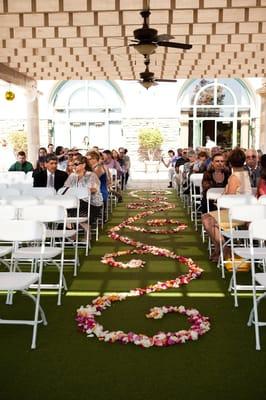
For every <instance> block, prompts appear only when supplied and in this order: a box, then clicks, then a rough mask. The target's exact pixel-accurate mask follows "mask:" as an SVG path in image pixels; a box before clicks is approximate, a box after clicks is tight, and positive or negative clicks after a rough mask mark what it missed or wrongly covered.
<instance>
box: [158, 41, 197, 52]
mask: <svg viewBox="0 0 266 400" xmlns="http://www.w3.org/2000/svg"><path fill="white" fill-rule="evenodd" d="M157 45H158V46H164V47H173V48H175V49H185V50H189V49H191V48H192V45H191V44H186V43H175V42H157Z"/></svg>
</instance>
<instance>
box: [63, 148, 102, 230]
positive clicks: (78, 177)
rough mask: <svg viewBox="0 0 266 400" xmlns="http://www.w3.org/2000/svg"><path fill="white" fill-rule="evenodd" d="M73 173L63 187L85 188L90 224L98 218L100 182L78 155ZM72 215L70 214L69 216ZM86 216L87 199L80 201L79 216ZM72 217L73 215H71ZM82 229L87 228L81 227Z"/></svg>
mask: <svg viewBox="0 0 266 400" xmlns="http://www.w3.org/2000/svg"><path fill="white" fill-rule="evenodd" d="M73 168H74V172H73V173H72V174H70V175H69V177H68V178H67V180H66V182H65V184H64V186H65V187H66V188H68V187H69V188H71V187H74V188H79V187H81V188H87V189H88V192H90V194H91V198H90V224H91V223H93V222H95V221H96V219H97V218H98V217H99V216H100V213H101V208H102V205H103V198H102V194H101V192H100V180H99V178H98V176H97V175H96V174H95V172H92V171H91V168H90V167H89V165H88V162H87V158H86V157H83V156H82V155H79V156H77V157H76V159H75V161H74V163H73ZM71 215H72V214H71ZM87 215H88V198H84V199H81V200H80V216H87ZM72 216H74V214H73V215H72ZM82 226H83V227H84V229H86V228H87V227H85V226H84V224H83V225H82Z"/></svg>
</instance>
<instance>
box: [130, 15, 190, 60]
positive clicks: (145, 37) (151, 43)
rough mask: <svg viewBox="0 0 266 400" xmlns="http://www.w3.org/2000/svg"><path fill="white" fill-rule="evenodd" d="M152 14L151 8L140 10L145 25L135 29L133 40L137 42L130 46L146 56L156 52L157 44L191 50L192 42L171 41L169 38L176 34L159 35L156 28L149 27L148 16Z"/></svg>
mask: <svg viewBox="0 0 266 400" xmlns="http://www.w3.org/2000/svg"><path fill="white" fill-rule="evenodd" d="M150 14H151V12H150V10H149V9H146V10H142V11H141V12H140V15H141V16H142V18H143V20H144V21H143V26H142V28H139V29H135V30H134V32H133V34H134V39H133V40H132V41H133V42H135V43H132V44H130V46H133V47H134V48H135V49H136V50H137V51H138V52H139V53H140V54H142V55H143V56H145V57H146V56H150V55H151V54H153V53H155V50H156V48H157V46H163V47H172V48H176V49H184V50H189V49H191V48H192V45H191V44H186V43H176V42H169V40H170V39H173V38H174V36H171V35H167V34H163V35H158V31H157V30H156V29H153V28H150V27H149V24H148V18H149V16H150Z"/></svg>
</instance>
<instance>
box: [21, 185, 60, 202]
mask: <svg viewBox="0 0 266 400" xmlns="http://www.w3.org/2000/svg"><path fill="white" fill-rule="evenodd" d="M22 194H23V195H26V196H33V197H37V198H38V199H40V200H43V199H44V198H46V197H51V196H54V195H55V194H56V191H55V189H54V188H52V187H32V186H29V185H24V188H22Z"/></svg>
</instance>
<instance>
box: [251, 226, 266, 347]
mask: <svg viewBox="0 0 266 400" xmlns="http://www.w3.org/2000/svg"><path fill="white" fill-rule="evenodd" d="M265 226H266V219H265V218H264V219H260V220H257V221H254V222H252V223H251V224H250V226H249V234H250V255H251V272H252V292H253V308H252V310H251V313H250V316H249V320H248V325H249V326H251V325H252V323H253V324H254V326H255V339H256V350H260V348H261V347H260V332H259V328H260V327H261V326H266V321H259V317H258V305H259V303H260V302H261V300H262V299H263V298H264V297H266V273H265V272H256V270H255V261H256V247H254V246H253V244H254V240H255V239H256V240H263V241H265V240H266V230H265ZM264 250H265V253H264V259H266V248H265V249H264ZM257 284H259V285H260V289H262V290H263V293H262V294H261V295H260V296H259V297H257Z"/></svg>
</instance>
